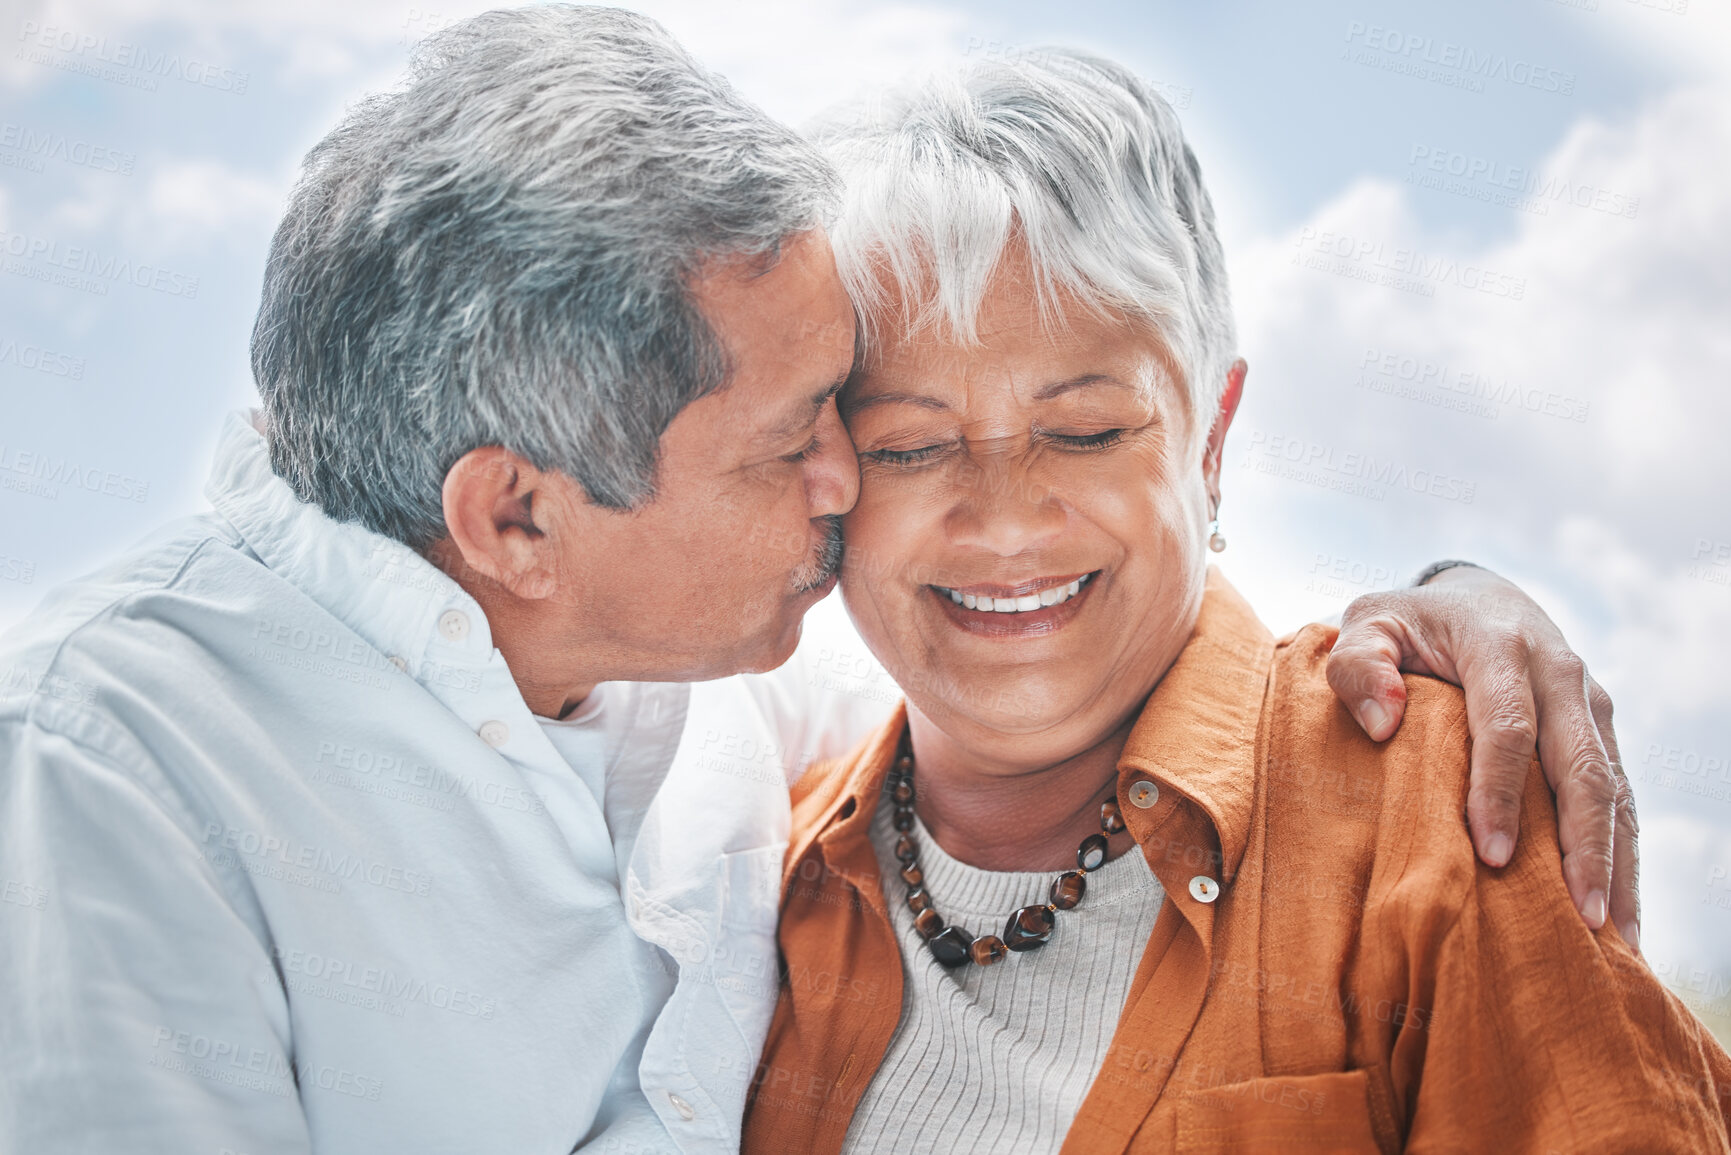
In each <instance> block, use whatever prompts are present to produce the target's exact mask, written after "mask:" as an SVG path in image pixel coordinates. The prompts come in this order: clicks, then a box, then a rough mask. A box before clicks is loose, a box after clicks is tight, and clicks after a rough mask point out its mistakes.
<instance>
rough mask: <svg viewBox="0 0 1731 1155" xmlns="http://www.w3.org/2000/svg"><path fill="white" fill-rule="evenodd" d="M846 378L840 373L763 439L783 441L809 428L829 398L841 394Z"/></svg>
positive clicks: (845, 371) (846, 374)
mask: <svg viewBox="0 0 1731 1155" xmlns="http://www.w3.org/2000/svg"><path fill="white" fill-rule="evenodd" d="M847 378H848V371H847V370H844V371H842V373H840V374H839V375H838V376H837V377H836V379H835V380H834V381H831V382H830V383H829V384H828V385H826V386H824V387H823V388H822V389H820V390H819V391H818V392H816V393H813V394H812V395H811V396H810V397H808V398H806V402H807V404H806V405H804V406H801V407H800V409H799V411H798V412H797V413H795V414H793V415H792V416H789V417H788V418H787V420H785V421H780V422H777V423H776V426H775V428H773V429H771V430H769V431H768V432H767V433H765V434H764V435H763V439H764V440H765V441H771V442H773V441H785V440H786V439H787V438H789V437H792V436H793V435H794V434H796V433H799V432H802V431H803V430H805V429H807V428H809V427H810V426H811V425H812V424H813V423H814V422H815V421H816V420H817V416H818V414H819V413H822V412H823V407H824V406H825V405H828V404H829V402H830V398H832V397H834V396H835V395H836V394H837V393H840V392H841V387H842V386H843V385H846V384H847Z"/></svg>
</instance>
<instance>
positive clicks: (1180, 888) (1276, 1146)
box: [744, 572, 1731, 1155]
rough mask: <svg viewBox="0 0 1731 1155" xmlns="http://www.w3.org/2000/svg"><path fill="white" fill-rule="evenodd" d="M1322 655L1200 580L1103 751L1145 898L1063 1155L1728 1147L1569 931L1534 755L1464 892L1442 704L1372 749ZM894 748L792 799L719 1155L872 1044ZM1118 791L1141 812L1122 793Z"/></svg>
mask: <svg viewBox="0 0 1731 1155" xmlns="http://www.w3.org/2000/svg"><path fill="white" fill-rule="evenodd" d="M1334 637H1335V631H1333V630H1331V629H1328V628H1325V627H1321V626H1308V627H1306V628H1305V629H1303V630H1301V631H1300V632H1299V633H1297V634H1296V635H1294V636H1292V637H1290V638H1287V639H1285V640H1283V641H1281V642H1279V643H1278V644H1277V643H1276V642H1275V641H1274V639H1273V638H1272V637H1271V636H1270V635H1269V633H1268V631H1267V630H1266V629H1265V628H1264V627H1263V626H1262V624H1261V623H1260V622H1259V621H1258V620H1257V618H1256V616H1255V614H1254V612H1253V611H1252V610H1251V609H1250V607H1249V606H1248V605H1247V604H1246V603H1245V602H1244V601H1243V600H1242V599H1241V598H1240V597H1239V596H1238V595H1237V593H1236V592H1235V591H1234V590H1233V589H1232V588H1231V587H1230V586H1229V585H1228V584H1227V583H1226V582H1225V580H1224V579H1222V578H1220V576H1219V575H1218V574H1217V573H1215V572H1210V574H1209V581H1208V590H1207V594H1206V597H1205V599H1204V603H1203V607H1202V613H1201V617H1200V620H1199V621H1198V624H1197V627H1196V631H1195V633H1194V634H1193V635H1192V637H1191V639H1190V641H1189V642H1188V643H1187V645H1186V646H1185V648H1184V650H1183V652H1182V653H1181V654H1180V655H1179V657H1178V660H1177V662H1176V663H1175V664H1174V665H1173V667H1172V669H1171V670H1170V671H1169V672H1168V673H1167V674H1166V676H1165V678H1164V679H1162V681H1161V682H1160V684H1159V686H1158V687H1156V689H1155V691H1154V693H1153V695H1152V696H1151V697H1150V698H1149V700H1148V704H1147V706H1146V707H1145V708H1144V709H1143V711H1142V714H1141V717H1140V718H1139V719H1138V721H1137V723H1136V725H1135V727H1134V729H1133V732H1132V733H1131V735H1130V738H1129V740H1128V742H1127V743H1126V745H1125V747H1124V752H1123V756H1122V758H1121V759H1120V761H1119V776H1118V804H1119V808H1120V809H1121V810H1122V812H1123V815H1124V818H1125V820H1126V822H1127V823H1128V824H1129V828H1130V832H1131V834H1132V835H1133V836H1134V837H1135V839H1136V842H1137V844H1138V845H1139V846H1140V848H1141V850H1142V853H1143V854H1144V855H1145V856H1146V857H1147V859H1148V863H1149V865H1150V866H1151V867H1152V868H1153V870H1154V873H1155V874H1156V875H1157V876H1158V877H1159V879H1160V881H1161V883H1162V884H1163V885H1164V886H1165V888H1166V900H1165V903H1164V905H1163V907H1162V909H1161V911H1160V915H1159V918H1158V920H1157V921H1156V923H1155V926H1154V931H1153V934H1152V936H1151V937H1150V939H1149V941H1148V945H1147V948H1146V949H1145V950H1144V951H1143V953H1142V957H1141V962H1140V965H1139V966H1138V968H1137V970H1136V974H1135V978H1134V980H1133V982H1132V985H1131V988H1130V993H1129V996H1128V998H1127V1000H1126V1002H1125V1006H1124V1011H1123V1014H1122V1016H1121V1017H1120V1018H1119V1020H1118V1026H1117V1030H1116V1032H1115V1034H1114V1036H1113V1039H1112V1043H1111V1046H1110V1049H1109V1050H1108V1052H1107V1054H1106V1058H1105V1063H1104V1066H1103V1067H1102V1069H1101V1070H1100V1073H1099V1074H1098V1076H1097V1077H1096V1078H1095V1080H1094V1083H1093V1085H1092V1087H1091V1088H1090V1089H1089V1092H1088V1096H1087V1098H1086V1099H1085V1100H1084V1102H1083V1104H1082V1107H1081V1110H1080V1112H1079V1113H1078V1114H1077V1116H1076V1119H1075V1122H1074V1124H1073V1125H1072V1126H1071V1128H1070V1132H1069V1135H1068V1137H1067V1139H1066V1142H1065V1144H1064V1151H1065V1152H1066V1153H1069V1152H1088V1153H1095V1152H1119V1151H1136V1152H1143V1151H1174V1150H1176V1151H1270V1152H1306V1151H1310V1152H1315V1151H1346V1152H1358V1151H1365V1152H1373V1151H1382V1152H1389V1151H1397V1150H1409V1151H1458V1152H1550V1151H1557V1152H1580V1151H1607V1152H1609V1151H1618V1152H1667V1151H1679V1152H1681V1151H1688V1152H1701V1151H1718V1152H1724V1151H1727V1150H1728V1147H1727V1138H1726V1124H1725V1119H1726V1116H1727V1112H1728V1111H1731V1058H1727V1056H1726V1053H1725V1051H1724V1050H1722V1049H1721V1048H1720V1046H1719V1045H1718V1043H1717V1042H1715V1041H1714V1039H1713V1037H1712V1036H1711V1035H1710V1034H1709V1033H1708V1032H1707V1031H1706V1029H1705V1028H1704V1027H1703V1026H1702V1025H1701V1024H1700V1022H1698V1021H1697V1020H1696V1019H1695V1018H1694V1017H1693V1016H1692V1015H1691V1014H1690V1013H1689V1011H1688V1010H1687V1009H1686V1008H1685V1007H1684V1006H1683V1005H1682V1004H1681V1003H1680V1002H1679V1001H1678V1000H1677V999H1676V998H1675V997H1673V996H1672V995H1671V994H1670V993H1669V992H1668V991H1666V990H1665V989H1664V987H1662V986H1661V985H1660V983H1659V981H1658V980H1657V979H1656V978H1654V976H1653V974H1652V973H1651V972H1650V971H1649V970H1648V969H1647V968H1646V966H1645V965H1644V964H1643V963H1642V962H1641V960H1640V959H1639V958H1638V957H1637V956H1636V955H1635V954H1634V953H1633V952H1632V951H1631V950H1630V949H1629V947H1627V946H1626V945H1625V944H1624V943H1623V941H1622V940H1621V939H1620V938H1619V937H1618V936H1617V933H1616V932H1615V931H1614V930H1613V929H1611V927H1610V926H1609V924H1607V926H1606V928H1605V929H1604V930H1601V931H1599V932H1597V933H1593V932H1591V931H1589V930H1588V929H1587V928H1586V926H1585V925H1584V924H1583V923H1582V922H1581V920H1580V917H1579V916H1578V915H1577V914H1576V913H1575V908H1574V906H1573V905H1572V903H1571V902H1570V900H1569V893H1568V890H1567V888H1566V887H1565V885H1564V882H1563V876H1562V865H1561V856H1560V852H1559V850H1558V843H1557V829H1556V817H1555V807H1554V804H1553V801H1552V798H1551V794H1550V791H1549V790H1548V789H1547V787H1546V785H1545V783H1544V780H1543V778H1542V776H1541V775H1540V774H1539V772H1538V769H1537V766H1536V764H1535V766H1534V771H1533V774H1532V777H1531V778H1530V779H1529V781H1528V786H1527V792H1526V797H1525V801H1524V803H1523V810H1522V817H1521V836H1520V839H1519V846H1518V848H1517V850H1516V852H1515V857H1514V860H1513V861H1512V862H1511V863H1510V864H1509V865H1508V866H1506V867H1504V868H1503V869H1502V870H1500V871H1499V870H1491V869H1489V868H1487V867H1485V866H1484V865H1482V864H1481V863H1479V862H1478V861H1477V859H1476V858H1475V857H1474V855H1473V848H1472V844H1471V842H1470V840H1469V838H1468V835H1467V830H1466V826H1465V822H1464V819H1463V808H1464V806H1465V801H1466V792H1467V769H1468V753H1469V743H1468V737H1467V727H1466V710H1465V706H1464V704H1463V699H1462V697H1461V694H1460V692H1459V691H1458V690H1456V689H1455V687H1453V686H1450V685H1446V684H1444V683H1442V682H1439V681H1435V680H1432V679H1429V678H1421V677H1410V678H1408V679H1407V693H1408V705H1407V712H1406V719H1405V722H1404V723H1403V724H1402V726H1401V729H1400V732H1399V733H1398V734H1397V735H1396V736H1395V737H1394V738H1393V739H1391V740H1390V741H1389V742H1387V743H1385V744H1383V745H1380V746H1379V745H1377V744H1376V743H1373V742H1371V741H1370V740H1369V739H1368V738H1366V737H1365V736H1364V735H1363V734H1362V733H1361V732H1360V731H1359V729H1358V727H1357V726H1356V725H1354V724H1353V721H1352V719H1351V717H1350V716H1349V715H1348V714H1347V712H1346V710H1345V709H1344V708H1343V707H1342V706H1341V705H1340V704H1339V703H1338V702H1337V701H1336V700H1335V697H1334V695H1333V693H1332V692H1330V690H1329V687H1328V684H1327V681H1326V678H1325V676H1324V670H1325V666H1326V664H1327V659H1328V652H1329V649H1330V647H1331V646H1332V645H1333V642H1334ZM904 726H905V712H903V711H898V712H897V716H896V717H895V718H894V719H892V720H891V721H890V723H889V724H887V725H886V726H885V727H884V728H883V729H882V730H881V731H880V732H878V733H877V734H876V735H875V736H874V737H872V738H871V739H869V740H868V741H867V742H866V743H865V744H864V745H863V746H862V747H861V748H860V749H859V750H858V751H857V752H855V753H854V754H853V755H852V756H850V757H849V758H846V759H843V760H840V761H837V762H832V763H828V764H824V765H820V766H817V767H814V768H813V769H811V770H810V771H808V772H807V774H806V775H805V776H804V777H803V778H802V779H800V781H799V783H798V785H797V786H796V787H795V788H794V807H795V817H794V833H793V842H792V845H791V846H790V847H789V852H788V857H787V868H786V877H785V884H784V892H783V899H782V914H781V932H780V941H781V950H782V954H783V963H784V969H783V984H782V990H781V998H780V1004H779V1006H778V1007H777V1010H776V1014H775V1020H774V1023H773V1024H772V1026H771V1028H770V1034H769V1041H768V1045H767V1048H766V1050H765V1053H764V1058H763V1063H762V1065H761V1066H760V1068H759V1070H758V1072H757V1075H756V1078H755V1079H754V1086H753V1089H752V1096H751V1102H750V1104H749V1106H748V1107H747V1113H746V1123H745V1138H744V1150H745V1151H746V1152H748V1153H752V1152H799V1153H801V1155H812V1153H819V1152H834V1151H839V1150H840V1149H841V1146H842V1141H843V1138H844V1137H845V1135H846V1134H847V1129H848V1124H849V1122H850V1121H851V1119H852V1118H853V1112H854V1108H855V1105H856V1104H857V1103H858V1102H859V1098H860V1095H861V1093H862V1091H863V1090H864V1088H865V1086H866V1084H867V1083H868V1082H869V1081H870V1079H871V1077H872V1074H873V1072H874V1071H875V1070H876V1069H877V1067H878V1065H879V1063H881V1062H882V1061H883V1056H884V1054H885V1052H886V1050H887V1049H888V1046H889V1043H890V1039H891V1036H892V1035H893V1034H894V1032H895V1029H896V1024H897V1021H898V1019H899V1017H900V1013H901V1005H902V984H903V975H902V962H901V956H900V955H899V954H898V953H897V949H896V941H895V937H894V933H893V931H892V929H891V923H890V920H889V917H888V914H887V911H886V907H885V905H884V903H885V898H884V894H883V891H882V887H881V884H880V882H879V872H878V863H877V858H876V856H875V854H874V852H873V850H872V845H871V842H870V839H869V837H868V834H867V831H868V828H869V826H870V824H871V820H872V815H873V812H874V811H875V810H876V808H877V802H878V796H879V792H880V791H881V790H882V789H883V783H884V780H885V777H886V773H887V771H888V769H889V767H890V764H891V762H892V760H893V758H894V757H895V753H896V747H897V743H898V741H899V739H900V737H901V734H902V731H903V728H904ZM1145 780H1152V781H1153V782H1155V783H1156V784H1157V785H1158V787H1159V794H1158V799H1157V800H1156V801H1155V802H1154V804H1153V805H1152V806H1151V807H1146V808H1144V807H1139V806H1136V805H1133V804H1132V803H1131V801H1130V795H1129V788H1130V786H1131V785H1132V784H1133V783H1136V782H1140V781H1145ZM1144 793H1145V791H1144ZM1198 876H1206V877H1209V878H1214V879H1216V880H1217V881H1218V882H1219V883H1220V884H1221V889H1220V890H1219V892H1218V897H1217V898H1216V900H1215V901H1214V902H1212V903H1209V902H1204V901H1200V900H1198V899H1197V898H1195V897H1193V895H1192V892H1191V886H1190V884H1191V880H1192V879H1193V878H1196V877H1198ZM1202 889H1204V890H1205V888H1202ZM895 901H900V896H899V895H898V896H896V898H895ZM1083 901H1084V902H1086V899H1084V900H1083ZM1006 913H1007V912H1006ZM1054 933H1056V934H1062V933H1064V917H1063V915H1062V914H1060V915H1059V917H1058V924H1057V929H1056V931H1055V932H1054ZM1016 963H1017V959H1016V957H1015V956H1011V957H1010V958H1007V959H1005V960H1004V961H1002V962H1000V963H998V964H997V965H998V966H1009V967H1013V966H1015V965H1016ZM906 1107H907V1109H908V1110H909V1111H918V1110H920V1108H921V1104H920V1103H919V1102H917V1101H914V1102H909V1103H908V1104H906Z"/></svg>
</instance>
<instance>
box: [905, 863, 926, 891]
mask: <svg viewBox="0 0 1731 1155" xmlns="http://www.w3.org/2000/svg"><path fill="white" fill-rule="evenodd" d="M902 881H903V882H905V883H907V884H908V885H909V886H924V885H925V884H926V874H925V871H923V870H921V869H920V867H919V863H917V862H910V863H908V864H907V865H906V866H904V867H902Z"/></svg>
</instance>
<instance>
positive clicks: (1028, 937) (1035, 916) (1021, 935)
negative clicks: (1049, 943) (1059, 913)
mask: <svg viewBox="0 0 1731 1155" xmlns="http://www.w3.org/2000/svg"><path fill="white" fill-rule="evenodd" d="M1056 921H1057V920H1056V919H1055V918H1054V917H1053V914H1052V908H1051V907H1049V906H1042V905H1038V904H1036V905H1034V906H1024V907H1023V908H1022V909H1021V910H1018V911H1017V912H1016V913H1015V914H1012V915H1011V916H1010V921H1009V922H1007V923H1005V924H1004V936H1003V937H1004V946H1005V947H1007V948H1008V949H1010V950H1013V951H1024V950H1033V949H1034V948H1035V947H1038V946H1045V945H1046V940H1047V939H1048V938H1050V937H1052V927H1053V925H1054V924H1055V923H1056Z"/></svg>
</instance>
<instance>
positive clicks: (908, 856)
mask: <svg viewBox="0 0 1731 1155" xmlns="http://www.w3.org/2000/svg"><path fill="white" fill-rule="evenodd" d="M919 856H920V851H919V847H917V846H915V845H914V840H913V839H911V838H909V837H908V836H907V835H905V834H904V835H902V836H901V837H900V838H898V839H896V861H898V862H900V863H901V864H902V865H903V866H908V865H911V864H912V863H913V860H914V859H916V858H918V857H919Z"/></svg>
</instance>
